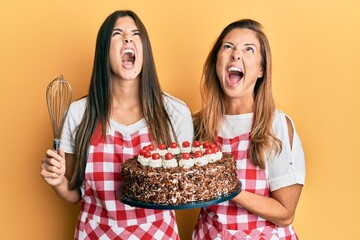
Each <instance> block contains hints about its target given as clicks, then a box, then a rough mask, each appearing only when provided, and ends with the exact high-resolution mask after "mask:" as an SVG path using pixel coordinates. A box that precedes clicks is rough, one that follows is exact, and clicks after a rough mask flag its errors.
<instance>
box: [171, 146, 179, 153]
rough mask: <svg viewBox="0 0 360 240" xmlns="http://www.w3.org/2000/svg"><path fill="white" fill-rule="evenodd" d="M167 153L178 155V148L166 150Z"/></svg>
mask: <svg viewBox="0 0 360 240" xmlns="http://www.w3.org/2000/svg"><path fill="white" fill-rule="evenodd" d="M168 152H169V153H172V154H179V153H180V148H179V147H176V148H170V147H169V148H168Z"/></svg>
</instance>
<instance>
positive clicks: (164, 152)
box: [156, 148, 168, 157]
mask: <svg viewBox="0 0 360 240" xmlns="http://www.w3.org/2000/svg"><path fill="white" fill-rule="evenodd" d="M156 152H157V153H159V154H160V156H162V157H163V156H165V154H167V153H168V151H167V150H166V149H159V148H157V149H156Z"/></svg>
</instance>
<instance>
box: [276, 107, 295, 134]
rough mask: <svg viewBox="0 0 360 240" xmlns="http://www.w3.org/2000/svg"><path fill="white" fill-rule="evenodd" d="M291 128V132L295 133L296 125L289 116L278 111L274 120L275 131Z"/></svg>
mask: <svg viewBox="0 0 360 240" xmlns="http://www.w3.org/2000/svg"><path fill="white" fill-rule="evenodd" d="M281 128H286V129H287V128H289V131H290V130H291V131H294V123H293V121H292V119H291V118H290V117H289V115H287V114H285V113H284V112H283V111H281V110H279V109H276V110H275V114H274V120H273V129H274V130H276V129H281Z"/></svg>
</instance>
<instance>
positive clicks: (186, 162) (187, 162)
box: [179, 158, 194, 168]
mask: <svg viewBox="0 0 360 240" xmlns="http://www.w3.org/2000/svg"><path fill="white" fill-rule="evenodd" d="M179 166H180V167H183V168H191V167H192V166H194V159H192V158H189V159H180V161H179Z"/></svg>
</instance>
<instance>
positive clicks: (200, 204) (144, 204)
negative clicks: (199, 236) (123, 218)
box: [118, 181, 241, 210]
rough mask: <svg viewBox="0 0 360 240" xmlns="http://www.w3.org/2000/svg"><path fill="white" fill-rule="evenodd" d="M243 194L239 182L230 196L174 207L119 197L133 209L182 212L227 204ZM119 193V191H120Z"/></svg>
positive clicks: (225, 195)
mask: <svg viewBox="0 0 360 240" xmlns="http://www.w3.org/2000/svg"><path fill="white" fill-rule="evenodd" d="M240 192H241V182H240V181H239V185H238V187H237V189H236V190H235V191H234V192H232V193H229V194H224V195H222V196H221V197H219V198H216V199H213V200H210V201H197V202H192V203H187V204H178V205H172V204H168V205H165V204H155V203H147V202H141V201H138V200H134V199H131V198H128V197H125V196H123V195H121V196H119V197H118V198H119V200H120V201H121V202H123V203H125V204H127V205H130V206H133V207H141V208H150V209H161V210H182V209H190V208H201V207H207V206H210V205H214V204H218V203H222V202H225V201H227V200H230V199H232V198H234V197H235V196H236V195H238V194H239V193H240ZM118 193H119V191H118Z"/></svg>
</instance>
